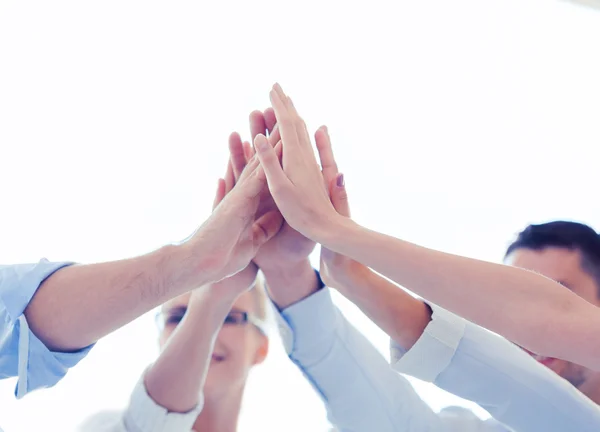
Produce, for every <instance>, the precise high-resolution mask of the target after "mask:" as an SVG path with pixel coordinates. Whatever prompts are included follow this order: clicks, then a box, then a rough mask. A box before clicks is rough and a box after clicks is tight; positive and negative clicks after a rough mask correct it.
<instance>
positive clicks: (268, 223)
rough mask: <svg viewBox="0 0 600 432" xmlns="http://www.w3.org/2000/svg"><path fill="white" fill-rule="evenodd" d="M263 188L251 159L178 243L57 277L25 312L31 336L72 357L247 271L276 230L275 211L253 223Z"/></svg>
mask: <svg viewBox="0 0 600 432" xmlns="http://www.w3.org/2000/svg"><path fill="white" fill-rule="evenodd" d="M229 171H231V169H229ZM265 183H266V179H265V177H264V172H263V171H262V169H261V168H260V166H259V163H258V160H256V158H254V159H253V160H251V161H250V162H249V163H248V166H247V167H246V169H244V172H243V173H242V175H241V178H240V180H239V181H238V182H237V184H236V186H235V188H234V187H233V185H232V184H231V185H229V184H226V182H225V181H224V180H220V181H219V188H218V191H217V199H216V200H215V205H216V204H218V205H216V208H215V209H214V211H213V213H212V214H211V216H210V217H209V218H208V220H207V221H206V222H205V223H204V224H203V225H202V226H201V227H200V228H199V229H198V230H197V232H196V233H195V234H194V235H193V236H192V237H191V238H190V239H189V240H187V241H186V242H185V243H184V244H182V245H178V246H167V247H164V248H162V249H160V250H158V251H156V252H153V253H150V254H148V255H144V256H141V257H137V258H132V259H127V260H122V261H115V262H110V263H103V264H91V265H82V266H74V267H69V268H65V269H63V270H60V271H58V272H56V273H55V274H54V275H52V276H51V277H49V278H48V279H47V280H46V281H45V282H44V283H43V284H42V285H41V286H40V288H39V289H38V292H37V293H36V294H35V295H34V297H33V298H32V300H31V302H30V304H29V305H28V307H27V309H26V311H25V316H26V318H27V319H28V321H29V323H30V326H31V329H32V330H33V332H34V334H35V335H36V336H37V337H38V338H39V339H41V340H42V342H43V343H44V344H46V346H47V347H48V348H50V349H52V350H55V351H75V350H78V349H81V348H83V347H86V346H88V345H90V344H92V343H94V342H96V341H97V340H98V339H99V338H101V337H102V336H105V335H106V334H108V333H110V332H112V331H114V330H116V329H117V328H119V327H121V326H123V325H124V324H126V323H128V322H129V321H131V320H133V319H135V318H137V317H138V316H140V315H142V314H143V313H145V312H147V311H149V310H150V309H152V308H154V307H156V306H158V305H159V304H161V303H163V302H164V301H166V300H168V299H170V298H173V297H176V296H177V295H179V294H182V293H184V292H187V291H190V290H192V289H194V288H197V287H199V286H202V285H205V284H207V283H209V282H212V281H218V280H221V279H223V278H224V277H226V276H228V275H231V274H235V273H236V272H238V271H240V270H241V269H243V268H245V267H246V266H247V265H248V263H249V261H250V260H251V259H252V257H254V255H255V254H256V251H257V250H258V248H259V247H260V246H261V245H262V244H263V243H265V242H266V241H268V240H269V239H270V238H271V237H272V236H273V235H275V234H276V233H277V232H278V231H279V227H280V226H281V216H280V215H279V213H278V212H273V211H271V212H268V213H266V214H263V215H262V216H260V217H259V218H258V219H256V218H255V216H256V211H257V209H258V204H259V199H260V196H259V195H260V192H261V191H262V190H263V188H264V187H265ZM229 191H231V192H229ZM225 194H227V196H226V197H225Z"/></svg>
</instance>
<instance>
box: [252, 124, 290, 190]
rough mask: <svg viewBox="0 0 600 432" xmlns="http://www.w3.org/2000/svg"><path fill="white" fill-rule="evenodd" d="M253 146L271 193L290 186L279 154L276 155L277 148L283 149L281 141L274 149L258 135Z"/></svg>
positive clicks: (265, 139) (264, 138)
mask: <svg viewBox="0 0 600 432" xmlns="http://www.w3.org/2000/svg"><path fill="white" fill-rule="evenodd" d="M254 147H255V148H256V154H257V156H258V159H259V161H260V165H261V167H262V169H263V171H264V175H265V177H266V179H267V183H268V184H269V190H270V191H271V193H272V194H273V193H274V192H278V191H280V190H282V189H286V188H289V187H290V186H292V184H291V182H290V180H289V179H288V178H287V176H286V175H285V173H284V172H283V168H282V167H281V162H280V161H279V156H278V155H277V154H278V152H279V151H280V150H279V149H283V147H282V144H281V142H280V143H279V144H278V146H276V147H278V148H277V150H276V149H274V148H273V147H271V145H270V144H269V143H268V142H267V138H266V137H265V136H264V135H258V136H257V137H256V139H255V140H254ZM281 151H282V150H281Z"/></svg>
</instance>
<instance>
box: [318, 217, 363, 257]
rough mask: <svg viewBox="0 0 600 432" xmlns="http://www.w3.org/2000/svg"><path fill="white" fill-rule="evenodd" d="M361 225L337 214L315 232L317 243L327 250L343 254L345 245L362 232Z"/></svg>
mask: <svg viewBox="0 0 600 432" xmlns="http://www.w3.org/2000/svg"><path fill="white" fill-rule="evenodd" d="M360 228H361V227H360V225H358V224H357V223H356V222H354V221H353V220H352V219H351V218H348V217H345V216H342V215H340V214H336V216H335V217H332V218H330V219H328V221H327V223H326V224H323V225H322V226H321V227H319V229H318V230H315V241H316V242H317V243H320V244H321V245H323V246H325V247H326V248H327V249H329V250H332V251H334V252H338V253H341V254H342V255H346V254H344V253H343V252H341V249H343V248H344V244H345V242H346V241H347V239H349V238H353V237H352V236H356V235H357V233H358V231H359V230H360Z"/></svg>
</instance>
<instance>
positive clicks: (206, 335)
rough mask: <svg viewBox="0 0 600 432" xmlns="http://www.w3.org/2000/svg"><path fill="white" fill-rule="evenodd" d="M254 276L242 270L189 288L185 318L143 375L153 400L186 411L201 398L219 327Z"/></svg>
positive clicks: (167, 407)
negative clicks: (205, 284)
mask: <svg viewBox="0 0 600 432" xmlns="http://www.w3.org/2000/svg"><path fill="white" fill-rule="evenodd" d="M244 273H250V274H249V275H247V276H244ZM255 277H256V270H252V269H249V271H247V270H244V271H242V272H240V273H238V274H237V275H235V276H233V277H232V278H228V279H225V280H223V281H221V282H219V283H216V284H213V285H212V286H209V287H205V288H202V289H199V290H197V291H194V292H193V294H192V295H191V297H190V301H189V304H188V307H187V312H186V315H185V318H184V319H183V320H182V321H181V323H180V324H179V325H178V327H177V328H176V329H175V331H174V332H173V334H172V335H171V336H170V338H169V340H168V342H167V343H166V345H165V347H164V348H163V350H162V352H161V353H160V356H159V357H158V359H157V360H156V361H155V362H154V364H153V365H152V366H151V367H150V369H148V371H147V373H146V376H145V379H144V384H145V386H146V390H147V391H148V394H149V395H150V397H151V398H152V399H153V400H154V401H155V402H156V403H157V404H159V405H160V406H162V407H164V408H166V409H167V410H168V411H169V412H177V413H186V412H188V411H191V410H192V409H194V407H196V406H197V405H198V404H199V403H200V402H201V401H200V400H199V398H200V397H201V393H202V388H203V387H204V382H205V381H206V375H207V373H208V367H209V365H210V362H211V356H212V353H213V348H214V344H215V340H216V338H217V335H218V334H219V330H220V329H221V326H222V325H223V321H224V320H225V317H226V316H227V314H228V313H229V311H230V310H231V307H232V306H233V303H234V302H235V299H236V298H237V297H238V295H239V294H240V293H241V292H243V291H244V290H245V289H247V288H248V287H249V286H251V284H252V283H253V282H254V279H255ZM240 283H241V284H242V285H245V286H241V285H240Z"/></svg>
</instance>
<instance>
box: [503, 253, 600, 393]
mask: <svg viewBox="0 0 600 432" xmlns="http://www.w3.org/2000/svg"><path fill="white" fill-rule="evenodd" d="M506 262H507V264H509V265H513V266H515V267H521V268H525V269H528V270H532V271H535V272H537V273H540V274H543V275H544V276H547V277H549V278H550V279H553V280H555V281H557V282H559V283H560V284H561V285H563V286H564V287H565V289H568V290H570V291H571V292H573V293H574V294H576V295H577V296H579V297H581V298H582V299H584V300H586V301H587V302H589V303H590V304H593V305H594V306H596V307H600V296H599V293H600V287H599V286H598V284H597V283H596V281H595V280H594V278H593V277H592V276H591V275H590V274H589V273H588V272H587V271H585V270H584V269H583V267H582V255H581V253H580V251H578V250H570V249H566V248H560V247H547V248H544V249H542V250H533V249H526V248H520V249H517V250H515V251H513V252H512V253H511V254H510V255H509V256H508V257H507V259H506ZM534 357H535V358H536V359H537V360H538V361H539V362H540V363H542V364H543V365H545V366H546V367H548V368H549V369H550V370H552V371H553V372H555V373H557V374H558V375H560V376H561V377H563V378H565V379H566V380H567V381H569V382H570V383H571V384H573V385H574V386H575V387H577V388H579V389H580V390H581V391H582V392H583V393H584V394H585V395H587V396H588V397H589V398H590V399H592V400H594V401H595V402H596V403H600V374H599V373H598V372H595V371H593V370H591V369H589V368H586V367H584V366H582V365H579V364H577V363H573V362H569V361H566V360H562V359H557V358H553V357H544V356H538V355H534Z"/></svg>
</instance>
